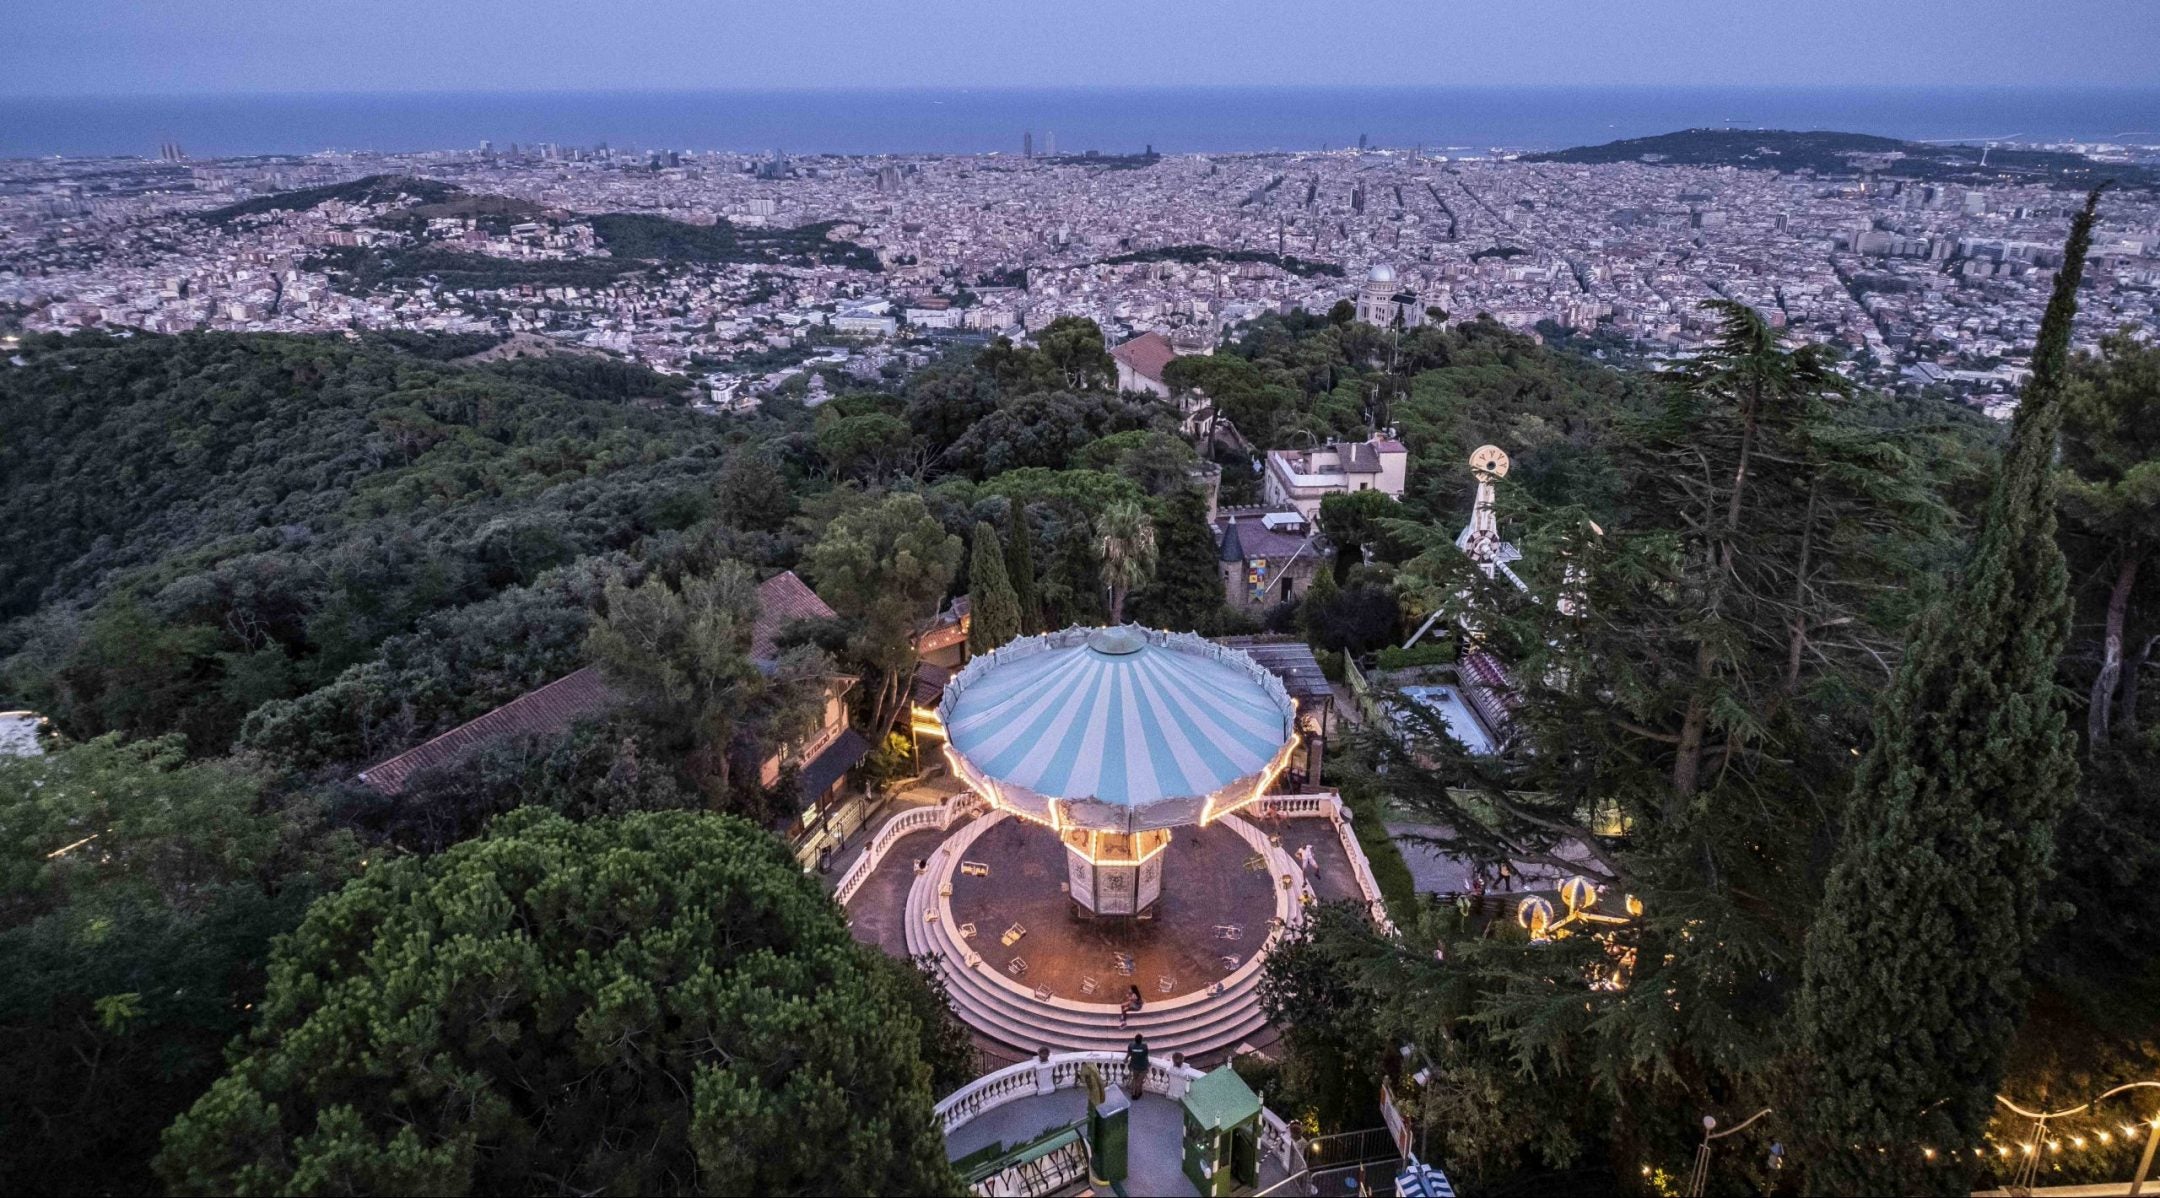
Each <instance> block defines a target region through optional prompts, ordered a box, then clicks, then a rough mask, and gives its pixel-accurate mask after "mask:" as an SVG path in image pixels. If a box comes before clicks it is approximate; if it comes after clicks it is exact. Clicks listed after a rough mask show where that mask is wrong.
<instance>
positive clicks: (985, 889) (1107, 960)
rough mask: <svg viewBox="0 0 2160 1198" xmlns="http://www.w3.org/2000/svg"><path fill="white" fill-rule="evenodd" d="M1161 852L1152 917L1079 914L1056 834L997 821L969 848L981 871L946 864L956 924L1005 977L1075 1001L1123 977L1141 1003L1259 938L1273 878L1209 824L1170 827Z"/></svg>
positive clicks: (1240, 960)
mask: <svg viewBox="0 0 2160 1198" xmlns="http://www.w3.org/2000/svg"><path fill="white" fill-rule="evenodd" d="M1164 853H1165V857H1164V865H1163V893H1162V899H1161V901H1160V902H1158V903H1157V904H1156V906H1155V917H1154V918H1153V919H1141V920H1135V919H1125V918H1117V917H1108V918H1100V919H1089V918H1085V917H1083V916H1082V915H1081V914H1080V913H1079V912H1078V911H1077V909H1076V908H1075V905H1074V904H1073V902H1072V900H1071V899H1070V898H1068V897H1067V895H1066V893H1065V892H1066V883H1065V876H1066V875H1065V847H1064V845H1062V844H1061V843H1060V842H1059V841H1058V838H1057V835H1056V834H1055V833H1053V832H1052V831H1051V830H1050V829H1048V828H1045V827H1042V826H1041V825H1039V824H1031V823H1028V822H1027V821H1025V820H1018V819H1007V820H1001V821H999V822H998V823H997V825H996V826H995V827H992V828H991V829H990V830H989V831H987V832H985V833H984V834H983V835H982V836H981V837H980V838H979V839H977V840H976V841H975V843H974V844H973V845H972V846H970V847H969V849H968V859H969V861H968V863H969V864H972V865H977V866H980V867H981V868H983V869H986V870H987V871H988V873H987V874H985V875H981V876H972V875H971V874H970V873H969V872H968V870H967V869H965V868H963V867H962V866H961V863H958V862H955V863H953V876H952V878H951V882H952V888H953V893H952V908H953V919H954V921H955V927H956V929H957V930H958V931H959V933H960V936H961V938H962V939H963V940H965V941H966V942H967V943H968V945H969V946H970V947H971V948H973V949H974V950H975V951H976V952H978V953H980V954H982V956H983V959H984V960H986V961H988V962H990V963H991V964H992V965H994V966H995V967H997V968H998V969H1000V970H1002V971H1003V972H1004V973H1005V976H1007V977H1009V978H1011V979H1013V980H1014V981H1016V982H1020V983H1022V984H1023V985H1026V986H1029V987H1033V988H1040V989H1044V990H1048V991H1050V992H1051V993H1052V994H1055V995H1057V996H1058V997H1060V998H1068V999H1072V1000H1073V1001H1075V1002H1090V1003H1116V1002H1120V1001H1122V1000H1123V999H1124V997H1125V994H1126V987H1128V986H1138V987H1139V988H1140V995H1141V998H1142V999H1143V1000H1145V1001H1155V1000H1159V999H1167V998H1174V997H1176V996H1177V995H1180V994H1190V993H1192V992H1193V991H1195V990H1203V989H1206V988H1207V987H1208V986H1209V985H1210V984H1212V983H1214V982H1217V981H1220V980H1222V979H1223V978H1225V977H1227V976H1229V974H1230V973H1231V972H1232V971H1233V970H1235V969H1236V968H1237V967H1238V966H1240V965H1242V964H1244V963H1245V961H1246V959H1247V957H1248V956H1249V955H1250V954H1251V953H1252V952H1253V951H1254V950H1255V949H1257V948H1258V947H1259V946H1260V945H1261V944H1262V943H1264V942H1265V941H1266V940H1267V934H1268V928H1269V921H1271V920H1272V919H1274V917H1275V895H1274V888H1273V887H1274V884H1273V881H1272V879H1271V878H1270V877H1269V876H1268V872H1267V866H1266V863H1265V862H1264V861H1263V860H1262V859H1261V858H1260V855H1259V854H1257V853H1255V852H1254V851H1253V849H1252V846H1251V845H1249V844H1247V843H1246V842H1245V841H1244V840H1243V839H1242V838H1241V837H1239V836H1238V835H1237V833H1235V832H1232V831H1231V830H1230V829H1228V828H1226V827H1223V826H1222V825H1220V824H1216V825H1212V826H1209V827H1205V828H1200V827H1192V828H1179V829H1178V830H1177V834H1176V835H1175V836H1174V837H1173V838H1172V839H1171V841H1170V847H1169V848H1168V849H1166V850H1164ZM970 927H972V928H973V929H974V934H973V935H969V934H968V929H969V928H970ZM1015 928H1017V929H1020V935H1019V936H1018V937H1017V938H1013V940H1012V943H1010V944H1007V943H1005V940H1006V939H1008V937H1009V936H1010V933H1011V932H1012V930H1013V929H1015Z"/></svg>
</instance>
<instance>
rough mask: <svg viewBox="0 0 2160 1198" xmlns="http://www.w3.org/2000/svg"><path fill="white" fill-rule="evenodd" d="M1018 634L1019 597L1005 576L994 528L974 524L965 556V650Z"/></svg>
mask: <svg viewBox="0 0 2160 1198" xmlns="http://www.w3.org/2000/svg"><path fill="white" fill-rule="evenodd" d="M1019 635H1020V600H1019V599H1018V598H1016V597H1015V596H1014V595H1013V587H1012V583H1011V581H1010V580H1008V579H1007V578H1006V577H1005V552H1004V549H1003V548H1002V547H1001V546H1000V545H999V544H998V535H997V529H995V528H992V527H991V526H990V525H989V524H987V523H978V524H977V525H976V526H975V549H974V554H973V556H971V557H970V558H969V559H968V652H970V653H988V652H989V651H990V650H992V649H995V648H997V647H998V646H999V645H1002V644H1004V643H1005V642H1006V641H1009V640H1011V639H1013V638H1014V637H1016V636H1019Z"/></svg>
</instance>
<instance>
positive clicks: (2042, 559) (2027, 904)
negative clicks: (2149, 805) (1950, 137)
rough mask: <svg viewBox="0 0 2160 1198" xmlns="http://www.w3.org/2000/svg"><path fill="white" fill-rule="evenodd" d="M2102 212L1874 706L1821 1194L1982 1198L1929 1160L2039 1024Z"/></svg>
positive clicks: (1822, 915)
mask: <svg viewBox="0 0 2160 1198" xmlns="http://www.w3.org/2000/svg"><path fill="white" fill-rule="evenodd" d="M2098 200H2099V192H2098V191H2097V190H2095V191H2094V192H2093V194H2092V195H2091V196H2089V197H2087V199H2086V201H2085V207H2084V210H2083V211H2082V212H2081V213H2080V214H2079V215H2078V217H2077V219H2076V220H2075V221H2074V222H2073V223H2072V224H2071V227H2070V240H2069V244H2068V246H2067V247H2066V249H2065V251H2064V254H2063V266H2062V271H2061V273H2060V274H2058V275H2056V277H2055V292H2054V296H2053V298H2051V299H2050V300H2049V301H2048V307H2047V314H2046V317H2045V318H2044V319H2043V320H2042V322H2041V325H2040V336H2039V340H2038V343H2037V344H2036V345H2035V346H2034V349H2033V373H2032V378H2031V379H2030V381H2029V382H2028V383H2027V384H2026V387H2025V393H2024V396H2023V400H2022V402H2021V403H2020V404H2019V406H2018V411H2017V417H2016V420H2015V422H2014V423H2013V424H2012V426H2011V434H2010V446H2009V449H2008V450H2007V452H2006V453H2005V455H2004V458H2003V467H2002V473H2001V475H2000V476H1999V477H1998V478H1997V480H1996V483H1995V490H1994V493H1993V494H1992V495H1991V496H1990V497H1989V499H1988V505H1987V509H1986V512H1985V513H1984V515H1983V516H1982V518H1981V522H1980V527H1979V533H1978V538H1977V543H1976V545H1975V549H1974V553H1973V556H1972V559H1971V561H1970V563H1969V564H1968V565H1967V567H1966V569H1965V572H1964V577H1963V578H1962V579H1961V580H1960V582H1959V584H1958V585H1956V586H1955V587H1953V588H1952V589H1951V590H1950V592H1949V593H1948V594H1947V595H1946V596H1945V597H1944V598H1943V599H1942V600H1941V601H1940V602H1938V603H1937V604H1936V605H1935V607H1934V609H1933V610H1931V611H1930V612H1929V613H1928V615H1927V617H1926V618H1925V619H1924V620H1923V621H1922V624H1921V627H1920V629H1919V632H1918V635H1917V636H1916V637H1915V638H1914V640H1913V642H1912V644H1911V647H1910V648H1909V650H1908V651H1907V653H1906V655H1905V658H1904V660H1903V662H1902V663H1900V665H1899V668H1898V672H1897V675H1896V678H1895V679H1894V680H1893V681H1892V683H1891V685H1890V689H1889V690H1888V691H1886V692H1885V693H1884V694H1883V696H1882V698H1881V700H1880V701H1879V702H1878V703H1877V705H1876V709H1875V726H1874V743H1873V745H1871V746H1870V748H1869V749H1868V752H1867V755H1866V757H1865V758H1864V759H1863V760H1862V762H1861V765H1860V769H1859V772H1858V773H1857V775H1856V776H1855V779H1854V786H1853V794H1852V799H1851V805H1850V807H1849V809H1848V810H1847V813H1846V819H1845V828H1844V836H1843V839H1842V841H1841V842H1840V845H1839V848H1838V850H1837V854H1836V857H1835V858H1834V860H1833V861H1832V864H1831V869H1830V877H1829V883H1828V887H1827V889H1826V891H1825V893H1824V896H1823V902H1822V906H1821V908H1820V909H1819V910H1818V912H1817V914H1816V918H1815V923H1814V927H1813V930H1812V932H1811V933H1810V935H1809V938H1808V946H1807V952H1806V956H1805V959H1804V963H1803V982H1802V990H1801V998H1800V1007H1799V1019H1800V1032H1801V1038H1802V1047H1803V1052H1804V1056H1803V1059H1802V1061H1801V1067H1802V1069H1803V1070H1805V1080H1804V1082H1803V1084H1804V1085H1805V1087H1806V1091H1807V1093H1806V1098H1805V1104H1806V1105H1805V1110H1806V1113H1805V1127H1806V1130H1807V1132H1808V1133H1809V1137H1810V1138H1811V1139H1812V1140H1813V1151H1812V1152H1811V1153H1810V1154H1809V1155H1810V1159H1809V1160H1808V1162H1807V1164H1808V1167H1809V1169H1810V1174H1809V1177H1810V1183H1811V1184H1810V1189H1812V1190H1813V1191H1815V1192H1820V1193H1834V1194H1890V1193H1906V1194H1916V1193H1942V1194H1962V1193H1969V1192H1971V1189H1972V1186H1971V1177H1970V1168H1971V1166H1970V1161H1971V1158H1970V1157H1969V1156H1966V1155H1965V1154H1964V1153H1961V1152H1955V1151H1943V1152H1941V1153H1940V1157H1941V1160H1942V1161H1943V1163H1941V1164H1930V1163H1928V1161H1927V1159H1926V1157H1925V1155H1924V1153H1925V1151H1926V1150H1927V1149H1928V1148H1929V1147H1935V1148H1940V1149H1955V1148H1961V1147H1967V1146H1970V1145H1974V1144H1977V1143H1979V1142H1980V1136H1981V1133H1982V1131H1983V1129H1984V1128H1985V1126H1986V1124H1987V1121H1988V1117H1989V1114H1990V1112H1991V1110H1992V1106H1993V1100H1992V1095H1993V1092H1994V1088H1995V1086H1996V1084H1997V1082H1999V1081H2000V1079H2001V1076H2002V1068H2003V1058H2004V1053H2005V1052H2006V1050H2007V1049H2008V1047H2009V1042H2010V1037H2011V1035H2012V1034H2013V1033H2014V1032H2015V1031H2016V1029H2017V1025H2018V1022H2019V1019H2020V1018H2021V1016H2022V1013H2023V1006H2024V999H2025V994H2024V986H2023V984H2022V972H2023V966H2024V964H2025V962H2026V960H2027V958H2028V956H2029V955H2030V953H2031V950H2032V948H2033V946H2034V944H2035V942H2036V941H2037V940H2038V938H2039V934H2040V932H2041V930H2042V928H2043V927H2044V923H2045V919H2044V914H2043V907H2042V902H2043V898H2042V892H2041V886H2042V883H2043V882H2045V881H2046V880H2047V878H2048V875H2049V872H2050V864H2051V861H2052V858H2053V856H2054V847H2055V823H2056V820H2057V818H2058V817H2059V816H2060V814H2061V813H2062V811H2063V810H2064V808H2065V806H2066V805H2067V804H2068V802H2069V800H2070V798H2071V796H2072V794H2073V793H2074V792H2075V790H2076V788H2077V776H2078V766H2077V758H2076V756H2075V746H2074V743H2073V740H2072V737H2071V734H2070V732H2069V729H2068V727H2067V723H2066V720H2065V716H2064V713H2063V710H2062V706H2061V704H2060V703H2059V702H2058V701H2057V698H2056V688H2055V664H2056V658H2057V657H2058V656H2059V655H2060V654H2061V652H2062V648H2063V643H2064V641H2065V640H2066V639H2067V638H2068V634H2069V624H2070V603H2069V598H2068V594H2067V586H2066V580H2067V571H2066V570H2065V568H2064V564H2063V556H2062V551H2061V550H2060V549H2059V548H2058V547H2057V545H2056V542H2055V473H2054V469H2053V459H2054V453H2055V438H2056V431H2057V429H2058V428H2059V426H2060V425H2061V422H2062V388H2063V382H2064V377H2065V374H2066V372H2067V370H2068V366H2069V354H2070V322H2071V318H2072V316H2073V315H2074V314H2075V313H2076V310H2077V288H2078V280H2079V278H2080V276H2081V275H2083V273H2084V267H2085V252H2086V248H2087V247H2088V246H2089V245H2090V243H2091V240H2092V226H2093V212H2094V208H2095V206H2096V204H2097V203H2098ZM1856 1148H1857V1151H1856V1150H1855V1149H1856Z"/></svg>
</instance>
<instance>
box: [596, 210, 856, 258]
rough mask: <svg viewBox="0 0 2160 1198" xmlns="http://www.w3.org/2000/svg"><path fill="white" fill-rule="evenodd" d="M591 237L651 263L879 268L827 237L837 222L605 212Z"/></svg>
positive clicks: (616, 252)
mask: <svg viewBox="0 0 2160 1198" xmlns="http://www.w3.org/2000/svg"><path fill="white" fill-rule="evenodd" d="M592 227H593V234H594V236H596V237H598V238H599V240H600V244H601V245H603V246H605V247H607V250H608V252H609V253H611V254H613V255H615V256H616V257H618V258H644V259H650V260H652V261H656V262H789V263H809V262H817V263H822V264H824V265H827V266H848V267H853V268H854V269H856V270H869V271H875V270H878V269H879V268H880V264H879V262H878V257H877V254H876V253H875V252H874V251H871V250H868V249H865V248H864V247H862V246H860V245H857V244H855V243H854V242H852V241H836V240H834V239H832V238H831V237H829V236H827V235H828V234H830V233H831V232H832V231H833V230H834V229H835V228H837V227H838V222H836V221H822V222H819V223H817V224H809V225H800V226H797V227H794V228H751V227H747V226H742V225H737V224H734V223H732V222H730V221H727V220H724V219H723V220H717V221H715V222H713V223H712V224H709V225H691V224H685V223H683V222H682V221H679V220H669V219H668V218H666V217H664V216H648V215H644V214H640V213H633V212H609V213H604V214H602V215H599V216H595V217H593V218H592Z"/></svg>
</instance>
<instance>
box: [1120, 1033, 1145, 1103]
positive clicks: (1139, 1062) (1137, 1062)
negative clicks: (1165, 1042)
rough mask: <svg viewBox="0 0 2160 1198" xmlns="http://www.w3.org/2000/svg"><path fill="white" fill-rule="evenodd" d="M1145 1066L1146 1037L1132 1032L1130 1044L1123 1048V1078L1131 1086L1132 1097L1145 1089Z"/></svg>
mask: <svg viewBox="0 0 2160 1198" xmlns="http://www.w3.org/2000/svg"><path fill="white" fill-rule="evenodd" d="M1147 1067H1148V1046H1147V1037H1146V1036H1143V1035H1141V1034H1140V1033H1138V1032H1134V1033H1133V1038H1132V1044H1131V1045H1130V1046H1128V1047H1127V1048H1126V1049H1125V1080H1126V1083H1127V1084H1128V1085H1130V1086H1131V1087H1132V1092H1133V1095H1134V1097H1138V1096H1139V1094H1140V1092H1141V1091H1142V1090H1145V1089H1147Z"/></svg>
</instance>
